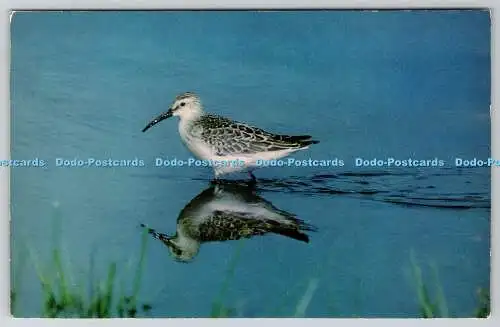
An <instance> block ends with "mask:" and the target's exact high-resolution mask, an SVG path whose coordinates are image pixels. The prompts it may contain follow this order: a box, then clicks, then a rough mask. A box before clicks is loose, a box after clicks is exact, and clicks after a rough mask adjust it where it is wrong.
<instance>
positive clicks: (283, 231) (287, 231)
mask: <svg viewBox="0 0 500 327" xmlns="http://www.w3.org/2000/svg"><path fill="white" fill-rule="evenodd" d="M288 219H290V218H288ZM290 220H291V219H290ZM292 221H293V223H292V224H283V223H278V222H275V221H269V223H270V224H271V225H272V226H273V227H272V228H271V232H273V233H275V234H279V235H282V236H286V237H290V238H293V239H295V240H297V241H302V242H305V243H309V236H308V235H307V234H305V233H303V231H310V232H315V231H317V229H316V227H315V226H313V225H311V224H308V223H306V222H304V221H302V220H301V219H298V218H294V219H293V220H292Z"/></svg>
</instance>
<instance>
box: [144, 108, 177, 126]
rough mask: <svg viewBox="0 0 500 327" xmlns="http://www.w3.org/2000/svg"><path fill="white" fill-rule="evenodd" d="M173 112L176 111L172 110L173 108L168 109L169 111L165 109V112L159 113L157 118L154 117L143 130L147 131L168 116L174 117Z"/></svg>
mask: <svg viewBox="0 0 500 327" xmlns="http://www.w3.org/2000/svg"><path fill="white" fill-rule="evenodd" d="M173 113H174V111H173V110H172V108H170V109H168V111H165V112H164V113H162V114H161V115H159V116H158V117H156V118H155V119H153V120H152V121H150V122H149V124H147V125H146V127H144V128H143V129H142V132H145V131H147V130H148V129H150V128H151V127H153V126H154V125H156V124H158V123H159V122H161V121H162V120H165V119H167V118H170V117H172V115H173Z"/></svg>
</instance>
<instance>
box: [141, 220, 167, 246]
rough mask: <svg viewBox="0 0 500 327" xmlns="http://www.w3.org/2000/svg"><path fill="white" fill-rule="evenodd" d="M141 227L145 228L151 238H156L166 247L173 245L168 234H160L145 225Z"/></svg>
mask: <svg viewBox="0 0 500 327" xmlns="http://www.w3.org/2000/svg"><path fill="white" fill-rule="evenodd" d="M141 227H143V228H145V229H146V231H147V232H148V234H150V235H151V236H153V238H155V239H157V240H159V241H162V242H163V243H165V244H166V245H169V244H171V243H172V242H171V239H172V237H171V236H168V235H167V234H163V233H158V232H157V231H156V230H155V229H153V228H149V227H148V226H146V225H144V224H141Z"/></svg>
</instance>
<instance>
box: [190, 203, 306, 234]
mask: <svg viewBox="0 0 500 327" xmlns="http://www.w3.org/2000/svg"><path fill="white" fill-rule="evenodd" d="M197 229H198V230H197V233H198V235H197V238H198V239H199V240H200V241H201V242H211V241H229V240H239V239H241V238H250V237H252V236H257V235H264V234H266V233H276V234H281V235H284V236H288V237H292V238H295V239H298V240H302V241H308V237H307V235H305V234H303V233H301V232H300V230H299V226H296V225H290V224H281V223H279V222H277V221H274V220H271V219H265V218H262V219H255V218H252V216H251V215H249V214H247V213H244V212H225V211H218V210H217V211H214V212H213V214H212V216H211V217H210V218H208V219H207V220H206V221H204V222H203V223H201V224H200V225H198V228H197Z"/></svg>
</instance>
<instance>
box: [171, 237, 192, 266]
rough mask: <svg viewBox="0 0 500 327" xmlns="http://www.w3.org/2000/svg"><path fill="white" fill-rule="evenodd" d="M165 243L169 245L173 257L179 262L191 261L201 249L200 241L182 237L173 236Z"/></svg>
mask: <svg viewBox="0 0 500 327" xmlns="http://www.w3.org/2000/svg"><path fill="white" fill-rule="evenodd" d="M163 243H165V245H166V246H167V247H168V251H169V252H170V255H171V256H172V258H174V259H175V260H176V261H179V262H186V263H187V262H191V261H192V260H193V259H194V257H195V256H196V255H197V254H198V251H199V249H200V243H198V242H196V241H194V240H187V239H183V238H180V237H173V238H171V239H170V240H169V241H168V242H163Z"/></svg>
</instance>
